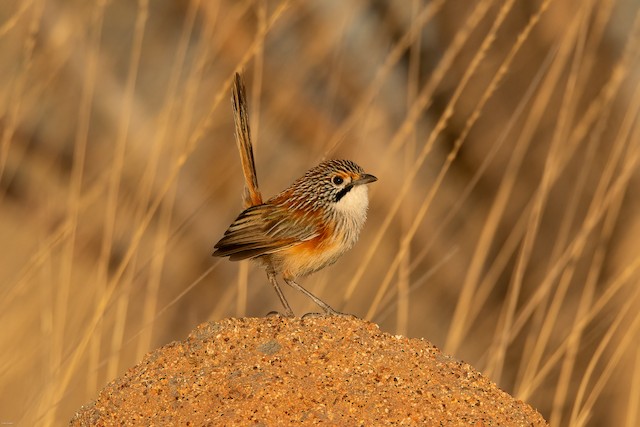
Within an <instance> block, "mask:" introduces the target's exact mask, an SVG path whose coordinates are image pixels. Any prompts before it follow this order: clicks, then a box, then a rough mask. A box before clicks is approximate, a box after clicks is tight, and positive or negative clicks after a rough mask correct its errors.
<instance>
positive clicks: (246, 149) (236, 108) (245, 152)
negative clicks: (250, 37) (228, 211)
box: [231, 73, 262, 208]
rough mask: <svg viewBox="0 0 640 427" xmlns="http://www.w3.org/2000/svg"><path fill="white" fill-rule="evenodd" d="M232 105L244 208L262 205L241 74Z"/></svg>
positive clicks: (235, 79)
mask: <svg viewBox="0 0 640 427" xmlns="http://www.w3.org/2000/svg"><path fill="white" fill-rule="evenodd" d="M231 104H232V105H233V121H234V123H235V136H236V143H237V145H238V151H239V152H240V161H241V162H242V172H243V174H244V181H245V192H244V195H243V202H244V207H245V208H248V207H250V206H255V205H260V204H262V195H261V194H260V189H259V188H258V175H257V174H256V165H255V162H254V160H253V145H252V144H251V131H250V129H249V111H248V109H247V96H246V93H245V88H244V82H243V81H242V77H241V76H240V74H238V73H236V74H235V76H234V79H233V88H232V90H231Z"/></svg>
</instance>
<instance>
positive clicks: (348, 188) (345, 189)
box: [336, 185, 353, 203]
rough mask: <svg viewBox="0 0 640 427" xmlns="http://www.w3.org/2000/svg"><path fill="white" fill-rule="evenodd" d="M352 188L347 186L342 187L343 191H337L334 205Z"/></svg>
mask: <svg viewBox="0 0 640 427" xmlns="http://www.w3.org/2000/svg"><path fill="white" fill-rule="evenodd" d="M352 188H353V186H352V185H347V186H346V187H344V188H343V189H341V190H340V191H338V192H337V193H336V203H338V202H339V201H340V199H342V198H343V197H344V195H345V194H347V193H348V192H349V191H350V190H351V189H352Z"/></svg>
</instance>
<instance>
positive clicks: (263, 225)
mask: <svg viewBox="0 0 640 427" xmlns="http://www.w3.org/2000/svg"><path fill="white" fill-rule="evenodd" d="M291 218H292V215H291V212H290V211H289V210H287V209H286V208H283V207H280V206H276V205H271V204H262V205H257V206H252V207H250V208H248V209H246V210H245V211H243V212H242V213H241V214H240V215H238V218H236V220H235V221H234V222H233V223H232V224H231V225H230V226H229V228H228V229H227V231H225V233H224V236H223V237H222V239H220V241H219V242H218V243H216V245H215V246H214V248H215V249H216V250H215V252H214V253H213V256H220V257H224V256H228V257H229V258H230V259H231V260H233V261H236V260H241V259H248V258H254V257H257V256H259V255H265V254H270V253H274V252H278V251H280V250H283V249H286V248H289V247H291V246H294V245H296V244H299V243H301V242H304V241H307V240H309V239H312V238H314V237H316V236H318V234H319V233H318V230H317V229H316V227H314V226H313V225H312V222H310V221H304V220H303V219H304V218H300V217H298V220H297V221H292V219H291Z"/></svg>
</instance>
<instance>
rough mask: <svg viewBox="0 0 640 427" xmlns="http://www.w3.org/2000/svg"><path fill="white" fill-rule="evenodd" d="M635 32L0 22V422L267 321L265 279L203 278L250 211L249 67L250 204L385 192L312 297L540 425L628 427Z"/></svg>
mask: <svg viewBox="0 0 640 427" xmlns="http://www.w3.org/2000/svg"><path fill="white" fill-rule="evenodd" d="M639 12H640V7H639V6H638V5H637V3H636V2H634V1H633V0H611V1H593V0H586V1H585V0H570V1H562V2H561V1H557V0H555V1H553V0H538V1H536V2H524V3H523V2H517V1H514V0H502V1H496V0H477V1H474V2H445V1H442V0H432V1H431V2H425V1H419V0H413V1H411V2H405V1H394V2H339V1H325V2H312V3H308V2H295V1H276V0H272V1H266V0H263V1H260V0H256V1H232V0H227V1H223V0H220V1H206V2H205V1H195V0H194V1H191V2H178V1H153V2H149V1H147V0H139V1H137V2H134V1H123V0H112V1H104V0H103V1H101V0H98V1H95V2H83V1H79V0H71V1H61V0H31V1H5V2H3V3H2V4H1V5H0V82H1V83H2V84H0V241H2V242H3V250H2V257H0V284H1V287H0V313H1V314H0V321H1V322H2V324H3V325H5V326H4V327H3V328H2V329H1V331H0V345H1V347H2V349H3V351H2V353H1V355H0V378H2V381H1V382H0V396H2V398H1V399H0V422H2V423H5V422H8V423H21V424H23V425H34V424H39V425H50V424H61V423H64V422H66V420H68V419H69V418H70V416H71V414H72V412H73V411H74V409H76V408H77V407H79V405H81V404H83V403H86V402H88V401H89V400H91V399H92V397H93V396H95V394H96V391H97V390H98V389H99V388H101V387H102V386H103V385H104V384H105V383H106V382H108V381H110V380H111V379H113V378H114V377H116V376H118V375H119V374H121V373H122V372H123V371H124V370H125V369H126V368H127V367H128V366H131V365H133V364H134V363H135V362H136V361H138V360H140V358H141V357H142V355H143V354H144V353H145V352H147V351H148V350H150V349H152V348H155V347H158V346H160V345H162V344H165V343H167V342H169V341H171V340H174V339H181V338H183V337H184V336H185V335H186V334H187V332H188V331H189V330H191V329H192V328H193V327H195V325H197V324H198V323H200V322H203V321H205V320H207V319H219V318H221V317H226V316H244V315H248V316H262V315H264V314H265V313H266V312H268V311H270V310H272V309H277V308H278V301H277V298H276V296H275V294H274V293H273V291H272V290H271V289H270V286H269V285H268V282H267V281H266V277H265V275H264V273H263V272H262V271H260V270H258V269H257V268H255V266H247V265H242V264H240V265H238V264H234V263H230V262H227V261H220V260H215V259H213V258H211V257H210V252H211V249H212V245H213V243H214V242H215V241H216V240H217V239H218V237H219V236H220V234H221V233H222V232H223V231H224V229H225V228H226V226H227V225H228V224H229V223H230V221H231V220H232V219H233V218H234V217H235V215H236V214H237V213H238V211H239V209H240V206H241V201H240V200H241V199H240V194H241V191H242V177H241V172H240V166H239V161H238V158H237V153H236V147H235V143H234V140H233V122H232V114H231V107H230V104H229V93H230V91H229V88H230V83H231V77H232V75H233V72H234V71H235V70H244V71H245V78H246V80H247V84H248V90H249V101H250V104H251V105H250V108H251V119H252V132H253V136H254V139H255V143H256V161H257V167H258V174H259V178H260V185H261V189H262V191H263V194H264V195H265V196H269V195H272V194H274V193H276V192H277V191H279V190H280V189H282V188H283V187H285V186H286V185H287V184H289V183H290V182H291V181H292V180H293V179H294V178H296V177H298V176H299V175H300V174H302V173H303V172H304V171H305V170H306V169H307V168H309V167H311V166H313V165H315V164H316V163H318V162H319V161H320V160H321V159H323V158H325V157H346V158H351V159H353V160H355V161H357V162H358V163H359V164H361V165H362V166H363V167H364V168H365V169H366V170H367V171H370V172H371V173H373V174H375V175H377V176H378V177H379V182H377V183H376V184H374V185H373V186H372V206H371V211H370V219H369V221H368V223H367V226H366V227H365V231H364V234H363V236H362V238H361V241H360V242H359V244H358V245H357V246H356V247H355V248H354V249H353V250H352V251H351V252H350V253H349V254H347V255H346V256H345V257H344V258H343V259H342V260H340V261H339V262H338V263H337V264H336V265H335V266H333V267H330V268H328V269H326V270H325V271H323V272H321V273H318V274H316V275H314V276H312V277H309V278H307V279H305V280H304V281H303V283H304V284H306V285H307V286H308V287H309V288H310V289H312V290H313V291H314V292H316V293H317V294H318V295H320V296H321V297H323V298H324V299H325V300H326V301H327V302H329V303H330V304H332V305H333V306H334V307H336V308H338V309H341V310H344V311H348V312H352V313H355V314H357V315H359V316H362V317H366V318H368V319H371V320H373V321H375V322H378V323H380V324H381V325H382V327H383V328H384V329H385V330H388V331H392V332H398V333H403V334H407V335H408V336H411V337H425V338H427V339H429V340H431V341H432V342H434V343H435V344H436V345H438V346H440V347H442V348H443V349H445V351H447V352H449V353H452V354H454V355H456V356H457V357H458V358H461V359H464V360H465V361H467V362H469V363H471V364H472V365H474V366H475V367H477V368H479V369H480V370H482V371H483V372H485V373H487V374H488V375H490V376H491V378H492V379H493V380H494V381H496V382H497V383H498V384H499V385H500V386H501V387H502V388H504V389H505V390H507V391H510V392H511V393H512V394H514V395H515V396H517V397H519V398H522V399H524V400H526V401H528V402H529V403H531V404H532V405H533V406H534V407H536V408H538V409H539V410H540V411H541V412H542V414H543V415H544V416H545V417H546V418H547V419H548V420H550V421H551V423H552V425H571V426H579V425H627V426H635V425H637V421H638V420H639V419H640V414H639V413H638V411H639V410H638V408H639V407H640V388H639V387H638V383H639V381H638V378H639V376H640V356H639V355H640V346H639V344H638V343H640V296H639V295H638V294H639V292H640V286H638V285H639V283H638V282H639V279H640V271H639V270H640V256H639V255H638V254H640V240H639V237H640V215H639V213H640V201H639V200H640V199H638V197H637V196H636V195H637V194H638V192H639V191H640V174H638V172H637V171H638V170H639V167H638V162H639V156H640V144H639V143H638V141H640V120H638V112H639V111H640V74H639V73H638V70H639V69H640V61H639V59H640V56H639V55H640V18H639V16H640V15H639ZM289 295H291V298H292V304H293V305H294V307H297V312H299V313H300V312H303V311H305V310H306V311H309V310H311V309H312V307H311V305H309V303H308V301H306V300H304V299H303V298H301V297H299V296H297V295H292V294H291V293H289Z"/></svg>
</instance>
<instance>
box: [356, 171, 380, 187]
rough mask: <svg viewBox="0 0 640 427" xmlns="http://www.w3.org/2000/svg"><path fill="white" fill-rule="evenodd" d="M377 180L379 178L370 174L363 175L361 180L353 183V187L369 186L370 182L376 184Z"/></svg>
mask: <svg viewBox="0 0 640 427" xmlns="http://www.w3.org/2000/svg"><path fill="white" fill-rule="evenodd" d="M377 180H378V178H376V177H375V176H373V175H369V174H368V173H363V174H362V175H360V178H358V179H356V180H355V181H353V182H352V184H353V185H361V184H369V183H370V182H375V181H377Z"/></svg>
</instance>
